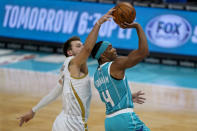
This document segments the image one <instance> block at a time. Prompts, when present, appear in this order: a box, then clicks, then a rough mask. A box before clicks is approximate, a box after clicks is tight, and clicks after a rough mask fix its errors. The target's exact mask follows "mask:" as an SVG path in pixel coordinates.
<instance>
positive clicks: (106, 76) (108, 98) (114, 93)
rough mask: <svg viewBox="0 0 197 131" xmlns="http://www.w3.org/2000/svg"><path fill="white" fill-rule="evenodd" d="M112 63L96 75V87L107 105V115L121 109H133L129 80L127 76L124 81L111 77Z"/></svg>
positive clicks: (99, 70) (107, 64)
mask: <svg viewBox="0 0 197 131" xmlns="http://www.w3.org/2000/svg"><path fill="white" fill-rule="evenodd" d="M111 63H112V62H107V63H105V64H103V65H101V66H100V67H99V68H98V69H97V70H96V72H95V74H94V85H95V87H96V89H97V90H98V92H99V95H100V98H101V100H102V101H103V102H104V103H105V105H106V114H107V115H108V114H111V113H113V112H115V111H118V110H121V109H125V108H133V101H132V95H131V91H130V88H129V85H128V81H127V78H126V76H125V77H124V79H122V80H117V79H114V78H113V77H111V75H110V70H109V69H110V65H111Z"/></svg>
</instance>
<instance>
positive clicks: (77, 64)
mask: <svg viewBox="0 0 197 131" xmlns="http://www.w3.org/2000/svg"><path fill="white" fill-rule="evenodd" d="M113 10H114V9H111V10H109V11H108V12H107V13H106V14H105V15H104V16H102V17H101V18H100V19H99V20H98V21H97V22H96V23H95V25H94V27H93V28H92V30H91V32H90V33H89V35H88V37H87V39H86V41H85V44H84V46H83V44H82V42H81V41H80V39H79V38H78V37H72V38H70V39H69V40H67V42H66V43H65V44H64V54H65V55H66V57H67V58H66V60H65V62H64V64H63V66H62V68H61V72H60V76H59V82H58V84H57V87H56V88H55V89H54V90H52V91H51V92H50V93H49V94H48V95H47V96H45V97H44V98H43V99H42V100H41V101H40V102H39V103H38V104H37V105H36V106H35V107H33V108H32V109H31V110H30V111H29V112H27V113H26V114H25V115H23V116H21V117H19V119H20V124H19V125H20V126H22V125H23V123H24V122H27V121H29V120H30V119H32V118H33V117H34V115H35V113H36V112H37V111H38V110H39V109H40V108H42V107H44V106H46V105H48V104H49V103H51V102H52V101H53V100H55V99H56V98H57V97H58V96H59V95H60V94H62V102H63V110H62V112H61V113H60V114H59V115H58V116H57V118H56V120H55V122H54V124H53V129H52V130H53V131H86V130H87V129H88V128H87V124H86V122H87V119H88V115H89V107H90V100H91V88H90V79H89V76H88V67H87V64H86V61H87V59H88V57H89V55H90V53H91V51H92V48H93V47H94V44H95V43H96V40H97V36H98V32H99V29H100V27H101V25H102V24H103V23H104V22H106V21H108V20H109V19H110V18H111V17H112V15H111V13H112V11H113Z"/></svg>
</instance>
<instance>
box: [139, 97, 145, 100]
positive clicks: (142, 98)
mask: <svg viewBox="0 0 197 131" xmlns="http://www.w3.org/2000/svg"><path fill="white" fill-rule="evenodd" d="M138 99H141V100H146V98H144V97H138Z"/></svg>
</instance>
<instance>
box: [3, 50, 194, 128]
mask: <svg viewBox="0 0 197 131" xmlns="http://www.w3.org/2000/svg"><path fill="white" fill-rule="evenodd" d="M64 59H65V58H64V56H63V55H59V54H50V53H37V52H29V51H14V50H3V49H0V83H1V84H0V116H1V117H0V131H27V130H28V131H49V130H51V128H52V124H53V121H54V120H55V117H56V116H57V115H58V113H60V111H61V97H59V98H58V99H57V100H56V101H55V102H53V103H52V104H50V105H48V106H47V107H45V108H43V109H42V110H40V111H39V112H38V113H37V114H36V116H35V118H34V119H33V120H31V121H30V122H29V123H25V124H24V126H23V127H19V126H18V123H19V121H18V120H17V119H16V118H17V117H18V116H20V115H21V114H23V113H25V112H26V111H28V110H30V109H31V108H32V107H33V106H34V105H35V104H37V102H39V100H40V99H41V98H42V97H43V96H44V95H46V94H47V93H48V92H49V91H50V90H52V89H53V87H54V86H55V84H56V82H57V75H58V72H59V69H60V67H61V65H62V63H63V61H64ZM88 68H89V75H90V76H91V77H92V76H93V73H94V71H95V69H96V68H97V62H96V61H95V60H92V59H91V58H90V59H89V60H88ZM126 74H127V76H128V80H129V84H130V87H131V91H132V92H136V91H139V90H141V91H143V92H145V96H144V97H145V98H146V101H145V103H144V104H142V105H139V104H135V109H134V110H135V112H136V113H137V114H138V116H139V117H140V118H141V119H142V121H144V123H145V124H146V125H147V126H148V127H149V128H150V129H151V130H152V131H197V69H196V68H188V67H177V66H167V65H160V64H149V63H140V64H138V65H136V66H135V67H133V68H131V69H129V70H128V71H127V72H126ZM92 94H93V99H92V102H91V107H90V117H89V120H88V126H89V130H90V131H104V118H105V112H104V111H105V107H104V105H103V103H102V102H101V101H100V98H99V95H98V93H97V92H96V90H95V88H94V87H93V88H92Z"/></svg>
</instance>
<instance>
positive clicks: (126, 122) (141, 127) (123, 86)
mask: <svg viewBox="0 0 197 131" xmlns="http://www.w3.org/2000/svg"><path fill="white" fill-rule="evenodd" d="M121 27H122V28H135V29H136V30H137V34H138V37H139V47H138V49H136V50H134V51H132V52H130V53H129V55H128V56H122V57H117V53H116V49H114V48H112V45H111V44H110V43H109V42H107V41H101V42H98V43H97V44H96V45H95V47H94V48H93V51H92V56H93V58H96V59H97V60H98V63H99V67H98V69H97V70H96V72H95V74H94V85H95V87H96V89H97V90H98V92H99V94H100V98H101V100H102V101H103V102H104V103H105V105H106V119H105V130H106V131H149V130H150V129H149V128H148V127H146V126H145V124H144V123H143V122H142V121H141V120H140V119H139V118H138V116H137V115H136V114H135V112H133V100H132V94H131V91H130V88H129V85H128V81H127V77H126V76H125V71H126V69H128V68H131V67H133V66H135V65H136V64H138V63H139V62H140V61H142V60H143V59H144V58H145V57H146V56H147V55H148V54H149V51H148V44H147V40H146V36H145V33H144V31H143V29H142V27H141V26H140V24H138V23H132V24H128V23H124V24H122V25H121ZM128 44H129V43H128ZM131 44H132V43H131Z"/></svg>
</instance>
